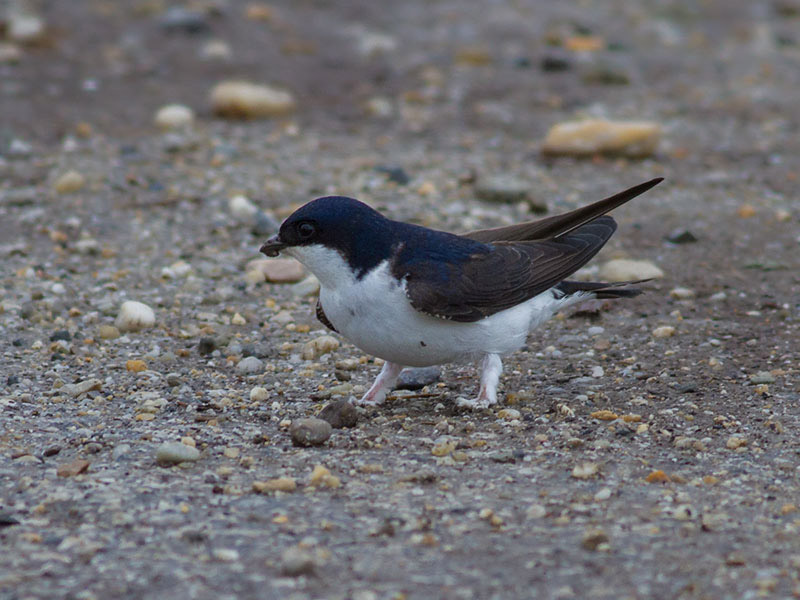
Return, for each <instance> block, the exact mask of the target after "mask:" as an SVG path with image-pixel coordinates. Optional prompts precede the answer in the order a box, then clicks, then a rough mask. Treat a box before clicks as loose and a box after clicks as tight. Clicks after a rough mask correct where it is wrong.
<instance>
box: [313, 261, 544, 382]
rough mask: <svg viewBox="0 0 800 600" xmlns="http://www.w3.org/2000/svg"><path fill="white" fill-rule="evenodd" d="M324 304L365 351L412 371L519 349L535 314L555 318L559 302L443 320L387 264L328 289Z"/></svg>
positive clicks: (339, 327)
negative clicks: (409, 293) (418, 303)
mask: <svg viewBox="0 0 800 600" xmlns="http://www.w3.org/2000/svg"><path fill="white" fill-rule="evenodd" d="M320 302H321V304H322V309H323V310H324V311H325V314H326V315H327V316H328V318H329V319H330V321H331V323H333V325H334V326H335V327H336V329H337V330H338V331H339V332H340V333H341V334H342V335H343V336H344V337H346V338H347V339H348V340H350V341H351V342H352V343H353V344H355V345H356V346H358V347H359V348H361V349H362V350H363V351H364V352H367V353H368V354H373V355H375V356H378V357H380V358H383V359H384V360H388V361H391V362H394V363H398V364H401V365H406V366H410V367H424V366H429V365H437V364H442V363H448V362H460V361H463V360H469V359H473V358H475V357H476V356H478V355H482V354H487V353H491V354H508V353H509V352H513V351H515V350H518V349H519V348H521V347H522V346H523V345H524V344H525V339H526V338H527V335H528V332H529V331H530V328H531V325H532V320H534V317H535V315H538V314H542V313H543V311H544V312H546V313H547V317H546V318H549V317H550V316H552V314H553V311H549V310H548V307H549V305H555V304H556V301H555V300H554V299H553V295H552V294H551V293H550V292H545V293H544V294H541V295H540V296H537V297H536V298H532V299H531V300H528V301H527V302H525V303H523V304H520V305H519V306H515V307H513V308H510V309H508V310H504V311H502V312H499V313H496V314H494V315H492V316H490V317H487V318H485V319H481V320H480V321H476V322H474V323H459V322H456V321H448V320H446V319H439V318H436V317H431V316H428V315H426V314H423V313H420V312H418V311H416V310H415V309H414V308H413V307H412V306H411V304H410V303H409V301H408V298H407V297H406V295H405V291H404V287H403V286H401V285H397V284H396V283H395V280H394V278H393V277H391V275H390V274H389V272H388V266H386V265H382V266H381V267H379V268H378V269H376V270H375V271H373V272H372V273H370V274H368V275H366V276H365V277H363V278H362V279H361V280H358V281H355V282H353V283H352V284H351V285H347V286H337V287H335V288H328V287H326V286H323V287H322V289H321V291H320ZM543 320H544V319H543ZM536 324H538V323H536Z"/></svg>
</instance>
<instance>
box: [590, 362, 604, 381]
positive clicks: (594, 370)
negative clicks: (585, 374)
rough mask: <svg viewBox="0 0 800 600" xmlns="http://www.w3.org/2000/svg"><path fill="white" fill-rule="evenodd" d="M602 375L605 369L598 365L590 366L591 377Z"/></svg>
mask: <svg viewBox="0 0 800 600" xmlns="http://www.w3.org/2000/svg"><path fill="white" fill-rule="evenodd" d="M603 375H605V371H604V370H603V367H601V366H599V365H598V366H595V367H592V377H594V378H595V379H597V378H600V377H602V376H603Z"/></svg>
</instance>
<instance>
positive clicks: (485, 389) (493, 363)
mask: <svg viewBox="0 0 800 600" xmlns="http://www.w3.org/2000/svg"><path fill="white" fill-rule="evenodd" d="M502 372H503V361H501V360H500V355H499V354H487V355H486V356H484V357H483V361H482V362H481V389H480V391H479V392H478V397H477V398H476V399H475V400H461V401H460V402H459V403H458V404H459V406H464V407H466V408H488V407H489V406H491V405H492V404H497V382H498V381H500V373H502Z"/></svg>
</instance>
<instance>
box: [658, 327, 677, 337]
mask: <svg viewBox="0 0 800 600" xmlns="http://www.w3.org/2000/svg"><path fill="white" fill-rule="evenodd" d="M673 335H675V328H674V327H672V326H671V325H663V326H661V327H656V328H655V329H654V330H653V337H654V338H668V337H672V336H673Z"/></svg>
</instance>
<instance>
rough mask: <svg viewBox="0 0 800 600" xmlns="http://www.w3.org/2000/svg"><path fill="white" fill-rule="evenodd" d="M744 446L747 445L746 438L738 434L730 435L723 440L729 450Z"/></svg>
mask: <svg viewBox="0 0 800 600" xmlns="http://www.w3.org/2000/svg"><path fill="white" fill-rule="evenodd" d="M744 446H747V440H746V439H745V438H743V437H740V436H738V435H732V436H731V437H729V438H728V440H727V441H726V442H725V447H726V448H728V449H729V450H736V449H737V448H742V447H744Z"/></svg>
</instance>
